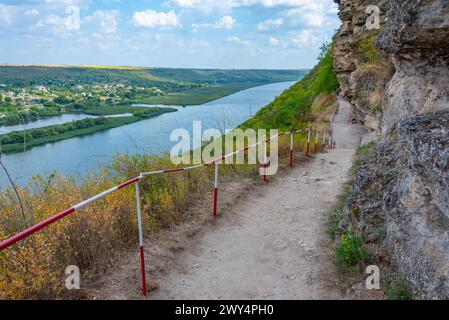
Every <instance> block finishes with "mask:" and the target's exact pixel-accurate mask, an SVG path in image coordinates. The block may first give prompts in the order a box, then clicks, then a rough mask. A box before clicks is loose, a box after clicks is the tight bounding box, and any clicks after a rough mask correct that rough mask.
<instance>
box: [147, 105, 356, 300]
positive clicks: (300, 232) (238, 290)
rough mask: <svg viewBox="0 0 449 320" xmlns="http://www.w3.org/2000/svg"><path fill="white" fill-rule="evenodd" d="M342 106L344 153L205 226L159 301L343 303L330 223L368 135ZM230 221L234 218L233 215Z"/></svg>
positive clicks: (324, 157) (178, 260)
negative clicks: (332, 257)
mask: <svg viewBox="0 0 449 320" xmlns="http://www.w3.org/2000/svg"><path fill="white" fill-rule="evenodd" d="M349 112H350V106H349V104H348V103H346V102H345V101H340V107H339V112H338V114H337V115H336V117H335V119H334V123H333V132H334V137H335V138H336V141H337V149H335V150H330V151H329V152H327V153H323V154H320V155H319V156H318V157H317V159H315V160H314V161H311V162H309V163H307V164H301V165H297V166H296V167H295V168H294V169H292V170H291V172H289V174H288V175H285V176H284V177H281V178H279V179H275V180H273V181H272V182H270V183H269V184H268V185H266V186H264V187H262V188H261V190H255V192H254V193H253V194H249V195H248V196H247V198H246V200H245V201H240V202H239V203H237V204H236V205H235V207H233V208H232V210H231V212H224V213H223V217H222V218H221V219H222V221H220V222H219V223H217V224H216V225H214V226H211V227H209V228H205V229H204V230H202V231H201V232H200V233H199V234H197V235H196V236H195V237H193V240H192V243H191V245H189V246H188V247H187V248H186V249H185V250H184V251H182V252H180V253H178V254H177V255H176V257H175V259H174V262H173V264H172V265H171V266H170V268H169V270H168V271H167V272H165V273H164V274H163V275H162V276H160V277H158V279H157V280H158V283H159V284H160V288H159V290H156V291H155V292H154V293H153V294H152V296H151V298H152V299H338V298H342V296H341V295H340V293H339V292H338V291H337V290H335V289H332V288H333V286H331V285H330V284H331V281H332V279H333V278H334V275H333V267H332V263H331V260H330V257H329V255H330V250H329V249H328V248H326V246H325V243H326V242H327V236H326V222H327V218H328V215H329V212H331V210H332V209H333V207H334V206H335V204H336V202H337V197H338V195H339V194H340V192H341V187H342V184H343V183H344V181H345V180H346V175H347V172H348V169H349V168H350V166H351V160H352V157H353V154H354V151H355V149H356V148H357V147H358V146H359V144H360V139H361V135H362V134H363V132H364V130H363V128H362V127H361V126H359V125H352V124H348V123H347V120H348V117H349ZM226 216H228V217H226Z"/></svg>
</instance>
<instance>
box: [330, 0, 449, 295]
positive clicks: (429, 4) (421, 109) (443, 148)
mask: <svg viewBox="0 0 449 320" xmlns="http://www.w3.org/2000/svg"><path fill="white" fill-rule="evenodd" d="M336 2H337V3H339V5H340V10H341V12H340V18H341V19H342V26H341V28H340V30H339V31H338V33H337V34H336V35H335V37H334V48H333V57H334V67H335V69H336V71H337V72H338V79H339V81H340V86H341V92H340V94H342V95H343V96H344V97H346V99H347V100H349V101H350V102H351V104H352V106H353V116H354V118H355V119H357V120H359V121H360V122H362V123H364V124H365V126H366V127H367V128H369V129H371V130H375V131H376V133H377V136H378V140H379V143H378V145H377V147H376V150H375V153H374V156H373V158H372V159H370V160H369V161H368V162H367V163H366V164H365V165H363V166H362V167H361V168H360V169H358V171H357V173H356V179H355V182H354V185H353V189H354V193H353V196H352V198H351V202H350V204H349V205H348V207H347V210H348V211H350V210H352V209H353V208H356V209H357V210H360V212H361V213H362V216H361V220H362V222H363V223H362V225H363V226H364V229H363V232H364V234H365V238H366V239H367V241H372V242H374V241H377V240H376V234H379V230H382V233H383V232H384V233H385V239H384V240H383V242H382V244H383V247H384V248H385V249H386V251H387V252H390V253H391V260H392V261H393V262H394V263H395V264H396V266H397V268H398V269H399V270H400V271H402V273H403V274H404V276H405V277H406V278H407V279H408V280H409V281H410V282H411V283H412V284H413V285H414V288H415V289H416V290H418V291H419V292H420V293H421V295H422V296H423V297H425V298H445V299H448V298H449V1H447V0H413V1H404V0H389V1H381V0H377V1H376V0H371V1H362V0H340V1H336ZM373 4H374V5H377V6H378V7H379V8H380V13H381V28H380V29H379V30H374V31H373V30H367V29H366V27H365V26H364V22H365V21H366V19H367V16H368V15H367V14H366V13H365V10H366V7H367V6H368V5H373ZM370 39H375V41H374V42H373V41H371V42H369V41H367V40H370ZM373 43H374V46H373V45H372V44H373ZM376 48H377V50H379V52H377V51H376Z"/></svg>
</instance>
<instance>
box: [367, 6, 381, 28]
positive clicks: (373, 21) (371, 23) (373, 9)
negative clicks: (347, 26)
mask: <svg viewBox="0 0 449 320" xmlns="http://www.w3.org/2000/svg"><path fill="white" fill-rule="evenodd" d="M365 13H366V14H367V15H368V18H367V19H366V24H365V26H366V29H367V30H379V29H380V9H379V7H378V6H375V5H371V6H368V7H367V8H366V10H365Z"/></svg>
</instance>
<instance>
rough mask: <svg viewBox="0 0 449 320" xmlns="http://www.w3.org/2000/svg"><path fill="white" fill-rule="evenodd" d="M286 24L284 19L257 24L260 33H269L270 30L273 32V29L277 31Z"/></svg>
mask: <svg viewBox="0 0 449 320" xmlns="http://www.w3.org/2000/svg"><path fill="white" fill-rule="evenodd" d="M283 24H284V19H282V18H279V19H276V20H272V19H268V20H266V21H264V22H260V23H258V24H257V30H258V31H268V30H273V29H277V28H279V27H280V26H282V25H283Z"/></svg>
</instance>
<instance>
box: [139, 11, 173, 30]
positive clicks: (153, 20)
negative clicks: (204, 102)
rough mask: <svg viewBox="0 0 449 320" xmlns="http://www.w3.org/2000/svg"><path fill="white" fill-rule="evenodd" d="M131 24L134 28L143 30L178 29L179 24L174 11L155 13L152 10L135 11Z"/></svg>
mask: <svg viewBox="0 0 449 320" xmlns="http://www.w3.org/2000/svg"><path fill="white" fill-rule="evenodd" d="M132 22H133V24H134V26H136V27H145V28H163V29H165V28H179V27H181V26H182V25H181V23H180V22H179V18H178V16H177V15H176V13H175V12H174V11H169V12H167V13H165V12H157V11H154V10H145V11H136V12H134V14H133V17H132Z"/></svg>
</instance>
